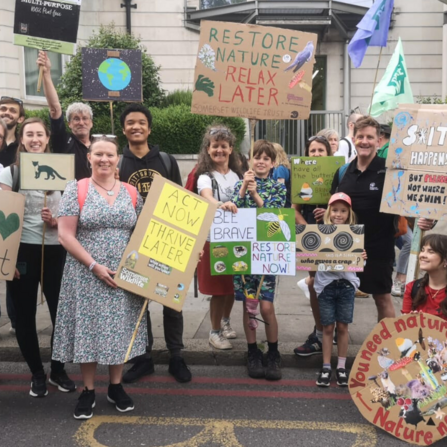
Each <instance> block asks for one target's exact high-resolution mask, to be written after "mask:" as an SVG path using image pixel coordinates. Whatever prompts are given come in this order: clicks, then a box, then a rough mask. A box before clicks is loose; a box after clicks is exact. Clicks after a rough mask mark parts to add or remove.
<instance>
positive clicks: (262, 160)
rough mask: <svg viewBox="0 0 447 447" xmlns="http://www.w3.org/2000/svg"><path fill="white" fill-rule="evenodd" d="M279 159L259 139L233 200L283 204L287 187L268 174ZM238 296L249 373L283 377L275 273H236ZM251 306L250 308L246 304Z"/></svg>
mask: <svg viewBox="0 0 447 447" xmlns="http://www.w3.org/2000/svg"><path fill="white" fill-rule="evenodd" d="M275 160H276V151H275V148H274V147H273V145H272V144H271V143H269V142H268V141H266V140H258V141H256V143H255V144H254V147H253V160H252V169H249V170H248V171H247V172H246V173H245V174H244V178H243V180H240V181H239V182H237V183H236V185H235V187H234V195H233V198H232V202H233V203H235V204H236V206H237V207H238V208H284V205H285V203H286V194H287V190H286V187H285V185H284V184H283V183H280V182H277V181H275V180H273V179H272V178H270V177H269V174H270V170H271V169H272V168H273V165H274V163H275ZM233 281H234V291H235V298H236V300H237V301H243V302H244V317H243V318H244V331H245V336H246V338H247V343H248V361H247V368H248V375H249V376H250V377H252V378H254V379H259V378H263V377H265V378H266V379H268V380H279V379H281V356H280V354H279V351H278V322H277V320H276V315H275V308H274V306H273V299H274V297H275V288H276V277H275V276H274V275H262V276H261V275H244V276H241V275H237V276H234V277H233ZM258 299H259V302H260V307H261V316H262V318H263V320H264V322H265V323H266V325H265V333H266V336H267V342H268V347H269V350H268V353H267V362H266V364H267V367H266V370H264V366H263V356H262V352H261V351H260V350H259V349H258V346H257V344H256V327H257V320H256V319H255V318H253V317H255V315H256V314H257V310H256V309H257V305H258ZM247 307H249V308H247Z"/></svg>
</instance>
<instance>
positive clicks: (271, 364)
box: [265, 351, 282, 380]
mask: <svg viewBox="0 0 447 447" xmlns="http://www.w3.org/2000/svg"><path fill="white" fill-rule="evenodd" d="M266 357H267V367H266V369H265V378H266V379H267V380H280V379H281V377H282V374H281V355H280V353H279V352H278V351H269V352H267V356H266Z"/></svg>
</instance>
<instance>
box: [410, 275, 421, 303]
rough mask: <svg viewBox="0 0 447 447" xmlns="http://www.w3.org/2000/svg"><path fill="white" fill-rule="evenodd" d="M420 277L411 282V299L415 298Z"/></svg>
mask: <svg viewBox="0 0 447 447" xmlns="http://www.w3.org/2000/svg"><path fill="white" fill-rule="evenodd" d="M421 281H422V278H421V279H417V280H416V281H415V282H414V283H413V287H412V288H411V299H412V300H414V299H415V298H416V294H417V293H418V290H419V288H420V287H421Z"/></svg>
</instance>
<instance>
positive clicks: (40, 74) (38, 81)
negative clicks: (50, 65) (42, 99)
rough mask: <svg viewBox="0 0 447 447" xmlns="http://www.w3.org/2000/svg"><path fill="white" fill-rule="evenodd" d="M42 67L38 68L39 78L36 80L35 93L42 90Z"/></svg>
mask: <svg viewBox="0 0 447 447" xmlns="http://www.w3.org/2000/svg"><path fill="white" fill-rule="evenodd" d="M42 78H43V67H40V68H39V78H38V79H37V93H40V90H41V88H42Z"/></svg>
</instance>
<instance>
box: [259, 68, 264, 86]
mask: <svg viewBox="0 0 447 447" xmlns="http://www.w3.org/2000/svg"><path fill="white" fill-rule="evenodd" d="M261 80H262V84H265V80H264V72H263V71H262V70H261V71H260V72H259V75H258V84H261Z"/></svg>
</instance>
